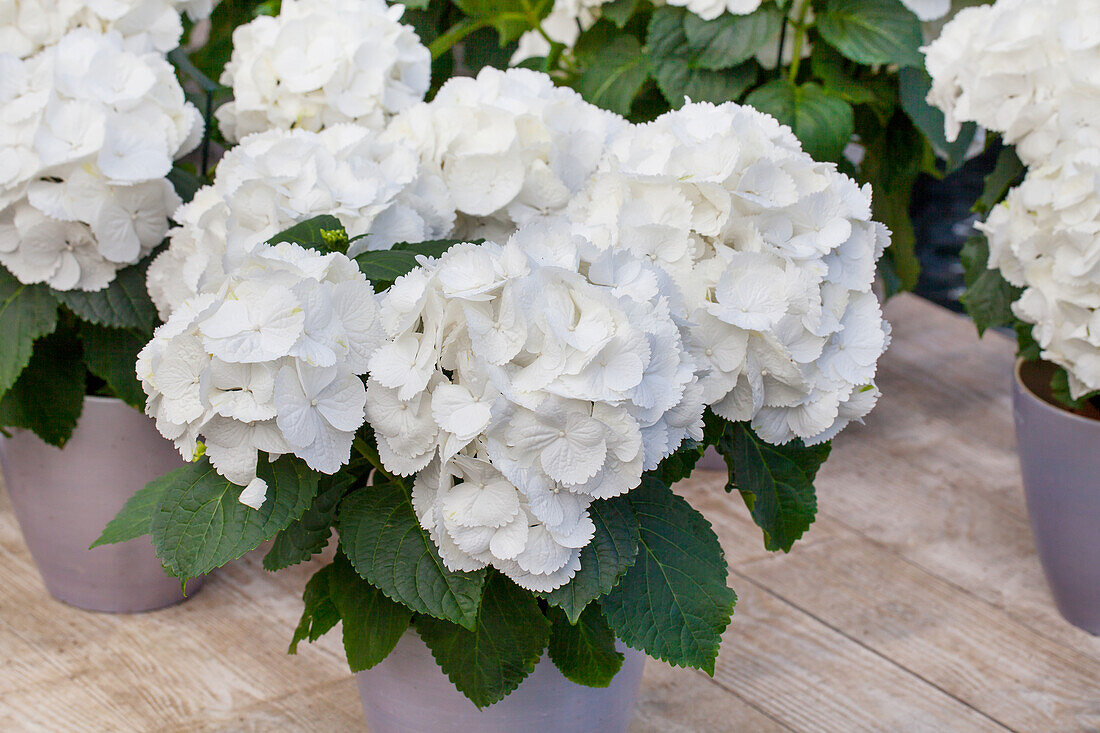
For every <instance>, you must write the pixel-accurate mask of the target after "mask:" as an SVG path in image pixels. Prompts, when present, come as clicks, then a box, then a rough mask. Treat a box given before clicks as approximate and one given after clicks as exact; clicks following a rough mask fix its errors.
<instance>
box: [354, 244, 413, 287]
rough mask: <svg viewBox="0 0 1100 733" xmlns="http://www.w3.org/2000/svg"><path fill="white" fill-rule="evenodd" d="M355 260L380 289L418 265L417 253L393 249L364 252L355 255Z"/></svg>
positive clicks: (372, 282)
mask: <svg viewBox="0 0 1100 733" xmlns="http://www.w3.org/2000/svg"><path fill="white" fill-rule="evenodd" d="M355 262H356V264H358V265H359V269H360V270H361V271H362V273H363V274H364V275H366V276H367V279H368V280H370V281H371V284H373V285H374V289H375V290H378V291H380V290H383V289H384V288H386V287H387V286H389V285H390V284H392V283H393V281H394V280H396V279H397V278H399V277H401V276H402V275H406V274H408V272H409V271H410V270H412V269H413V268H415V267H416V266H417V263H416V253H414V252H409V251H407V250H392V249H376V250H370V251H368V252H364V253H362V254H360V255H357V256H356V257H355Z"/></svg>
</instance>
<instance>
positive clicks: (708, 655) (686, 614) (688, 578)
mask: <svg viewBox="0 0 1100 733" xmlns="http://www.w3.org/2000/svg"><path fill="white" fill-rule="evenodd" d="M626 496H627V498H628V499H629V501H630V505H631V507H632V508H633V509H634V514H635V515H636V516H637V518H638V526H639V548H638V559H637V561H636V562H635V563H634V565H633V566H632V567H631V568H630V570H628V571H627V572H626V575H624V576H623V578H622V580H620V581H619V584H618V585H616V586H615V588H614V589H613V590H612V591H611V592H610V593H608V594H607V595H606V596H605V597H604V598H603V599H602V600H601V601H600V605H601V606H602V607H603V612H604V615H605V616H606V617H607V621H608V623H609V624H610V626H611V628H612V630H614V632H615V635H616V636H617V637H619V638H620V639H622V641H623V642H624V643H625V644H627V645H628V646H630V647H633V648H635V649H641V650H643V651H645V652H646V653H647V654H649V655H650V656H651V657H655V658H657V659H663V660H664V661H666V662H668V663H670V664H674V665H677V666H689V667H696V668H698V669H702V670H705V671H706V672H707V673H708V674H714V660H715V658H716V657H717V656H718V645H719V643H720V642H721V640H722V632H723V631H724V630H725V628H726V626H728V625H729V622H730V617H731V616H732V615H733V606H734V603H736V601H737V596H736V595H735V594H734V592H733V591H732V590H730V589H729V588H728V587H727V586H726V572H727V570H726V560H725V555H724V554H723V552H722V546H721V545H720V544H719V543H718V537H717V535H715V534H714V530H713V529H711V526H710V523H709V522H707V520H706V519H704V518H703V515H701V514H699V512H697V511H695V510H694V509H693V508H692V507H691V505H690V504H688V503H687V502H686V501H685V500H684V499H683V498H682V497H680V496H677V495H676V494H675V493H673V492H672V490H671V489H669V488H668V487H667V486H664V485H663V484H661V483H660V482H659V481H657V480H656V479H654V478H652V477H643V479H642V485H641V486H640V487H638V488H637V489H634V490H633V491H631V492H630V493H629V494H627V495H626Z"/></svg>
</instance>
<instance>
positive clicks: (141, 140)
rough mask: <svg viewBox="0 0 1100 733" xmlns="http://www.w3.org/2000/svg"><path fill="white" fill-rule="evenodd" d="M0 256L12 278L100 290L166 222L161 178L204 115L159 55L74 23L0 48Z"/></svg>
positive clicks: (165, 185)
mask: <svg viewBox="0 0 1100 733" xmlns="http://www.w3.org/2000/svg"><path fill="white" fill-rule="evenodd" d="M0 107H2V108H3V115H2V116H0V264H3V265H4V266H5V267H6V268H7V269H8V270H10V271H11V272H12V273H13V274H14V275H15V276H16V277H17V278H19V280H20V281H22V282H25V283H35V282H45V283H48V284H49V285H50V286H51V287H53V288H56V289H58V290H72V289H80V290H99V289H101V288H103V287H106V286H107V284H108V283H110V281H111V280H113V279H114V276H115V272H116V271H117V270H119V269H121V268H122V267H125V266H126V265H129V264H133V263H135V262H137V261H138V260H139V259H141V258H142V257H143V256H144V255H146V254H148V253H149V252H150V251H152V249H153V248H154V247H155V246H156V245H158V244H159V243H160V242H161V241H162V240H163V239H164V236H165V234H166V233H167V232H168V217H169V216H170V215H171V213H172V212H173V211H174V210H175V208H176V207H178V206H179V204H180V200H179V198H178V197H177V196H176V194H175V192H174V191H173V189H172V186H171V184H169V182H168V181H167V180H166V179H165V176H166V175H167V174H168V172H169V171H170V170H171V167H172V161H173V160H174V159H175V158H177V157H179V156H181V155H183V154H185V153H187V152H189V151H190V150H192V149H193V148H194V147H195V146H196V145H197V144H198V142H199V140H200V139H201V136H202V129H203V125H202V116H201V115H200V114H199V112H198V110H196V109H195V107H194V106H193V105H191V104H190V103H188V102H187V101H186V99H185V97H184V93H183V89H182V88H181V87H180V85H179V82H178V81H177V80H176V76H175V72H174V71H173V69H172V66H171V65H170V64H169V63H168V62H167V61H166V60H165V59H164V57H163V56H161V55H159V54H157V53H134V52H131V51H128V50H127V49H126V46H125V44H124V42H123V39H122V37H121V36H120V35H118V34H117V33H115V32H110V33H106V34H104V33H97V32H95V31H92V30H88V29H77V30H74V31H72V32H70V33H68V34H67V35H66V36H65V37H63V38H62V39H61V40H60V41H59V42H58V43H56V44H55V45H53V46H50V47H48V48H46V49H45V50H43V51H41V52H40V53H38V54H37V55H35V56H31V57H30V58H26V59H20V58H17V57H16V56H14V55H11V54H0Z"/></svg>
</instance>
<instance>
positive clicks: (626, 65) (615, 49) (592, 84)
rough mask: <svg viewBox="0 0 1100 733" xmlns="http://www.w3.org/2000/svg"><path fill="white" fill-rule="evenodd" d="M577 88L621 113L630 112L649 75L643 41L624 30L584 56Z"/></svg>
mask: <svg viewBox="0 0 1100 733" xmlns="http://www.w3.org/2000/svg"><path fill="white" fill-rule="evenodd" d="M583 63H584V72H583V73H582V74H581V78H580V81H579V82H578V83H577V91H579V92H580V93H581V96H582V97H584V98H585V100H586V101H588V102H591V103H592V104H594V105H596V106H597V107H602V108H604V109H607V110H611V111H612V112H615V113H617V114H620V115H624V116H625V115H629V114H630V107H631V105H632V104H633V102H634V98H635V97H636V96H638V92H639V91H640V90H641V88H642V85H643V84H645V82H646V79H648V78H649V66H648V65H647V64H646V60H645V55H644V54H643V53H642V45H641V44H640V43H638V39H636V38H635V37H634V36H632V35H630V34H627V33H624V34H622V35H620V36H617V37H615V38H614V39H612V41H611V42H610V43H608V44H607V45H605V46H602V47H601V48H599V49H598V50H597V51H596V52H595V53H593V54H591V55H588V56H586V57H584V59H583Z"/></svg>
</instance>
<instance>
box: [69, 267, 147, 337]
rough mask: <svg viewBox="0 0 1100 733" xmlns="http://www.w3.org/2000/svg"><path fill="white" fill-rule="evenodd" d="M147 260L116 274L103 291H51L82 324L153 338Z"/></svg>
mask: <svg viewBox="0 0 1100 733" xmlns="http://www.w3.org/2000/svg"><path fill="white" fill-rule="evenodd" d="M150 261H151V259H150V258H146V259H145V260H144V261H142V262H140V263H138V264H136V265H134V266H133V267H127V268H125V269H122V270H119V272H118V275H117V276H116V277H115V279H114V280H112V281H111V284H110V285H108V286H107V287H106V288H104V289H103V290H96V291H94V292H84V291H83V290H65V291H59V290H54V291H53V295H54V297H55V298H57V299H58V300H59V301H61V303H62V305H64V306H65V307H66V308H68V309H69V310H71V311H72V312H73V313H75V314H76V315H77V316H79V317H80V318H81V319H82V320H85V321H88V322H89V323H94V324H96V325H99V326H106V327H108V328H129V329H133V330H134V331H137V332H139V333H144V334H150V335H151V334H152V333H153V328H154V327H155V326H156V324H157V322H158V319H157V308H156V306H155V305H153V300H152V299H151V298H150V297H149V292H148V291H147V290H146V289H145V272H146V270H148V269H149V262H150Z"/></svg>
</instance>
